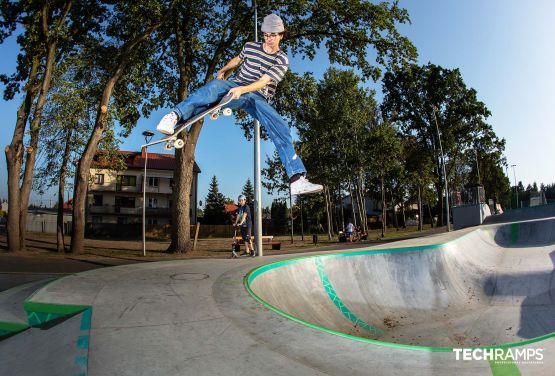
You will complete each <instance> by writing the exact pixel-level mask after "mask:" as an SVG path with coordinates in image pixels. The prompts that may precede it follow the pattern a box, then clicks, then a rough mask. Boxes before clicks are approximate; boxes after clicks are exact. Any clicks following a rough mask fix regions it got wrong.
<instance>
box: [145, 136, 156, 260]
mask: <svg viewBox="0 0 555 376" xmlns="http://www.w3.org/2000/svg"><path fill="white" fill-rule="evenodd" d="M143 136H144V138H145V145H146V144H148V143H149V142H150V140H151V139H152V136H154V133H152V132H151V131H148V130H147V131H144V132H143ZM145 145H143V147H142V148H143V149H144V150H145V171H144V173H143V256H146V219H145V218H146V208H145V207H146V163H147V161H148V147H146V146H145Z"/></svg>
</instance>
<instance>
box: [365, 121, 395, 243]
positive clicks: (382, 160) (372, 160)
mask: <svg viewBox="0 0 555 376" xmlns="http://www.w3.org/2000/svg"><path fill="white" fill-rule="evenodd" d="M368 144H369V145H371V147H368V149H367V150H368V165H369V167H370V171H371V174H370V178H371V179H373V180H374V181H376V182H378V183H379V186H380V192H381V202H382V237H383V236H384V235H385V231H386V226H387V221H386V218H387V202H386V194H385V188H386V186H385V182H386V179H387V178H388V177H391V175H392V174H393V173H394V172H395V171H396V170H398V169H399V159H400V156H401V154H402V143H401V140H400V139H399V138H398V137H397V130H396V129H395V128H394V127H393V126H392V125H391V124H390V123H388V122H382V123H380V124H377V125H375V126H373V127H372V128H371V129H370V135H369V138H368Z"/></svg>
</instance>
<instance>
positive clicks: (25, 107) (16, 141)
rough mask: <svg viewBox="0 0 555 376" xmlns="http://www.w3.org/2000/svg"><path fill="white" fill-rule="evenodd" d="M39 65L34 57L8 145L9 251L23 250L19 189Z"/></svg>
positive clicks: (37, 58) (37, 88) (6, 150)
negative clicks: (28, 122) (27, 125)
mask: <svg viewBox="0 0 555 376" xmlns="http://www.w3.org/2000/svg"><path fill="white" fill-rule="evenodd" d="M38 67H39V57H38V56H36V57H34V58H33V62H32V65H31V70H30V72H29V80H28V81H27V85H26V87H25V91H26V93H25V99H24V100H23V102H22V103H21V106H19V109H18V110H17V120H16V123H15V129H14V132H13V137H12V142H11V144H10V145H8V146H6V149H5V153H6V165H7V168H8V223H7V232H8V251H10V252H16V251H19V250H21V243H20V234H19V213H20V209H21V204H20V197H21V196H20V191H19V174H20V173H21V166H22V164H23V147H24V145H23V136H24V134H25V125H26V124H27V119H28V118H29V114H30V112H31V107H32V104H33V101H34V98H35V95H36V94H37V92H38V90H39V87H38V86H37V85H36V79H37V73H38Z"/></svg>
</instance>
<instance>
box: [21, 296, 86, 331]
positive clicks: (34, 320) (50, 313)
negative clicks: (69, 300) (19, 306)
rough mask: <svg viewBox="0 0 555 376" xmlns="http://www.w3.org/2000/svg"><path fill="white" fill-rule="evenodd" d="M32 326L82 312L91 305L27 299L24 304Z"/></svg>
mask: <svg viewBox="0 0 555 376" xmlns="http://www.w3.org/2000/svg"><path fill="white" fill-rule="evenodd" d="M23 307H24V309H25V311H26V312H27V320H28V321H29V325H31V326H40V325H44V324H45V323H47V322H49V321H52V320H55V319H57V318H60V317H63V316H68V315H73V314H76V313H79V312H82V311H84V310H86V309H88V308H90V306H86V305H71V304H50V303H37V302H29V301H26V302H25V303H24V305H23Z"/></svg>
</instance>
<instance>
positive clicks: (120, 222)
mask: <svg viewBox="0 0 555 376" xmlns="http://www.w3.org/2000/svg"><path fill="white" fill-rule="evenodd" d="M126 224H127V217H118V225H126Z"/></svg>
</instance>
